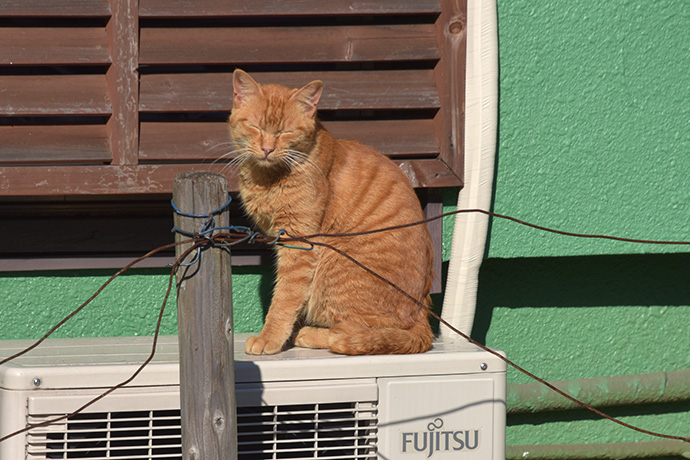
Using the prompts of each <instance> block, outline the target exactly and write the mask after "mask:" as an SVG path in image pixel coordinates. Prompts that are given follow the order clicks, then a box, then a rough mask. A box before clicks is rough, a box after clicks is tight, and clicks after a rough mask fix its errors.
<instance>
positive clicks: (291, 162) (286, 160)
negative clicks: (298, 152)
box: [280, 155, 316, 194]
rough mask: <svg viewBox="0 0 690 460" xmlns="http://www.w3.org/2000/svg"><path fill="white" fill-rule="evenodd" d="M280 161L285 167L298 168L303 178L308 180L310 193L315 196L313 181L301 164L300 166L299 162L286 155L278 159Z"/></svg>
mask: <svg viewBox="0 0 690 460" xmlns="http://www.w3.org/2000/svg"><path fill="white" fill-rule="evenodd" d="M280 161H281V162H282V163H283V164H284V165H286V166H287V167H289V168H291V167H292V166H296V167H298V168H299V169H300V170H301V171H302V172H303V173H304V175H305V176H307V179H309V182H310V184H311V188H312V191H313V192H314V194H316V185H315V184H314V181H313V180H312V178H311V175H310V174H309V171H307V170H306V169H305V168H304V166H302V164H300V162H299V161H297V160H296V159H295V158H293V157H291V156H290V155H286V156H283V157H280Z"/></svg>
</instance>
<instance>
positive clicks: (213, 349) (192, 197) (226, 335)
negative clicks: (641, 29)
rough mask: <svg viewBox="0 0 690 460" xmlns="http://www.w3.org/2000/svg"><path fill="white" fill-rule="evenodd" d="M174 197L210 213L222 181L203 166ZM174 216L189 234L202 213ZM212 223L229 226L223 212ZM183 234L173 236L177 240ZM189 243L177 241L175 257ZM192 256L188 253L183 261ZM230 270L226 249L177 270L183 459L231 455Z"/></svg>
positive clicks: (221, 193) (185, 206) (183, 206)
mask: <svg viewBox="0 0 690 460" xmlns="http://www.w3.org/2000/svg"><path fill="white" fill-rule="evenodd" d="M173 200H174V202H175V204H176V205H177V207H178V209H179V210H180V211H182V212H184V213H189V214H195V215H204V214H208V213H210V212H211V211H213V210H215V209H219V208H221V207H222V206H223V205H224V204H225V203H226V202H227V200H228V185H227V180H226V179H225V177H223V176H220V175H217V174H210V173H205V172H202V173H199V172H196V173H183V174H180V175H179V176H177V178H176V179H175V181H174V183H173ZM174 220H175V226H176V227H177V228H180V229H182V230H185V231H187V232H191V233H195V232H199V231H200V230H201V229H202V228H203V226H204V224H205V223H206V221H207V218H206V217H202V218H192V217H185V216H182V215H180V214H175V216H174ZM215 221H216V224H217V226H223V227H227V226H228V225H229V223H230V218H229V212H227V211H225V212H223V213H221V214H220V215H217V216H215ZM184 239H186V237H184V236H182V235H179V234H177V235H175V240H176V241H178V242H180V241H183V240H184ZM190 246H191V245H190V244H184V245H180V246H177V247H176V248H175V255H176V257H177V258H180V257H181V256H182V254H183V253H184V252H185V251H186V250H187V249H188V248H189V247H190ZM194 259H195V255H194V254H191V255H190V256H189V257H187V258H186V259H185V261H187V262H189V261H192V260H194ZM231 272H232V270H231V267H230V251H229V250H223V249H220V248H208V249H207V250H204V251H203V252H202V253H201V255H200V257H198V259H197V260H196V262H195V263H194V264H192V265H190V266H187V267H180V268H178V270H177V273H176V280H177V312H178V313H177V318H178V335H179V348H180V412H181V418H182V454H183V457H184V458H188V459H204V460H221V459H230V460H231V459H236V458H237V423H236V420H235V419H236V412H237V409H236V402H235V365H234V351H233V323H232V286H231Z"/></svg>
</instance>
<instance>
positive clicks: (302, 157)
mask: <svg viewBox="0 0 690 460" xmlns="http://www.w3.org/2000/svg"><path fill="white" fill-rule="evenodd" d="M285 152H286V153H288V156H290V157H291V158H293V159H295V160H298V162H299V163H301V164H303V165H305V166H309V167H311V168H312V169H313V170H315V171H316V172H317V173H319V175H320V176H321V177H322V178H325V177H326V176H325V175H324V173H323V171H322V170H321V167H320V166H319V165H318V164H316V162H315V161H314V160H313V159H312V157H311V155H309V154H307V153H304V152H301V151H299V150H292V149H285Z"/></svg>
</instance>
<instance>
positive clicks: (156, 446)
mask: <svg viewBox="0 0 690 460" xmlns="http://www.w3.org/2000/svg"><path fill="white" fill-rule="evenodd" d="M376 411H377V408H376V403H375V402H344V403H325V404H300V405H285V406H259V407H238V409H237V431H238V452H239V458H240V460H263V459H307V458H310V459H314V458H328V459H331V460H336V459H341V460H357V459H366V460H370V459H371V460H373V459H375V458H376V441H377V432H378V429H377V412H376ZM60 415H62V414H44V415H35V414H32V415H30V416H29V420H28V422H29V423H31V424H35V423H40V422H42V421H44V420H46V419H50V418H54V417H57V416H60ZM26 447H27V459H29V460H38V459H87V460H101V459H103V460H105V459H116V458H123V459H124V458H126V459H128V460H135V459H152V460H162V459H181V458H182V456H181V428H180V411H179V410H158V411H133V412H132V411H127V412H97V413H85V414H79V415H76V416H73V417H70V418H68V419H66V420H63V421H62V422H59V423H57V424H54V425H50V426H48V427H42V428H36V429H33V430H31V431H30V432H29V434H28V438H27V446H26Z"/></svg>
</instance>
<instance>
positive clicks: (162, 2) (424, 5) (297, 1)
mask: <svg viewBox="0 0 690 460" xmlns="http://www.w3.org/2000/svg"><path fill="white" fill-rule="evenodd" d="M440 10H441V5H440V2H439V1H438V0H414V1H411V0H407V1H404V2H401V1H400V0H377V1H373V2H372V1H368V0H359V1H358V0H350V1H344V0H319V1H314V0H291V1H289V2H276V1H275V0H254V1H251V2H248V1H246V0H206V1H204V2H190V1H188V0H141V1H140V14H141V16H142V17H161V18H164V17H168V18H170V17H207V16H210V17H219V16H220V17H223V16H225V17H245V16H264V17H265V16H281V17H284V16H326V15H340V16H348V15H361V14H433V13H439V12H440Z"/></svg>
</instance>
